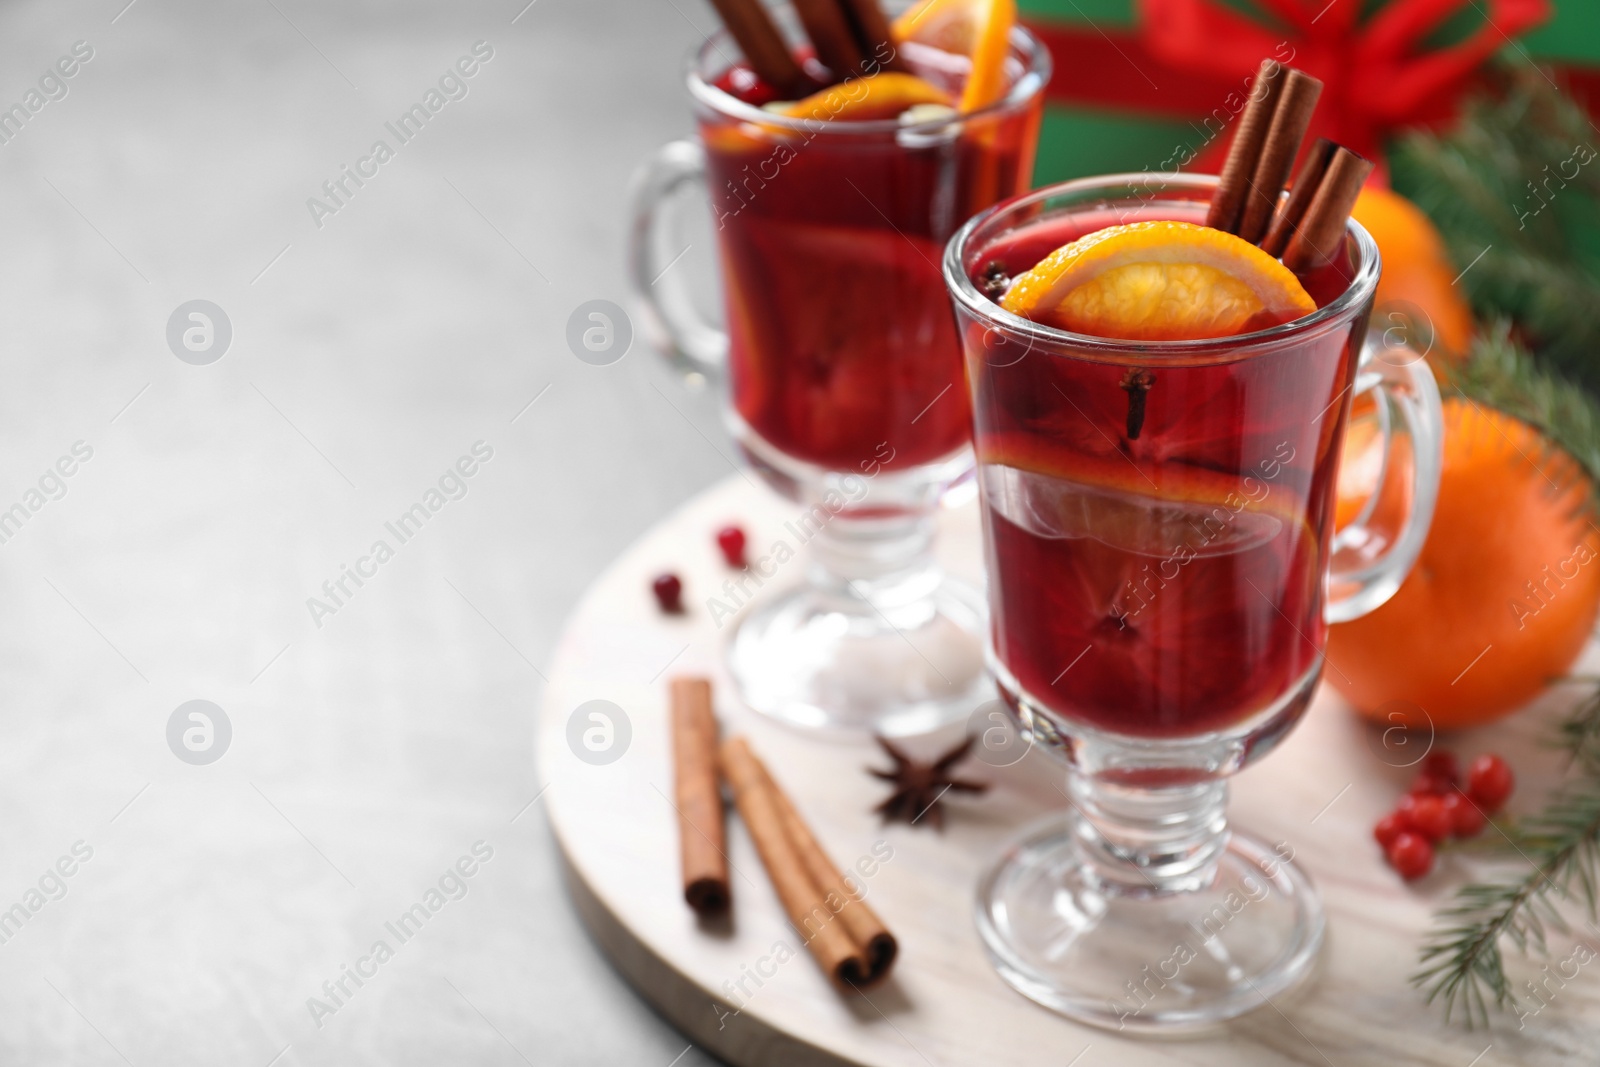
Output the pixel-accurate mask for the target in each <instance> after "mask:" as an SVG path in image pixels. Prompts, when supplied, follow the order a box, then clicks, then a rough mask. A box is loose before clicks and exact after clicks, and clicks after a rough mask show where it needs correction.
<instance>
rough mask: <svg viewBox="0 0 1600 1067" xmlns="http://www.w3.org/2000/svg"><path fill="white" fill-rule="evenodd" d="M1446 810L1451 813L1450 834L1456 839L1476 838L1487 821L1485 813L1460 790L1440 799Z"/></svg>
mask: <svg viewBox="0 0 1600 1067" xmlns="http://www.w3.org/2000/svg"><path fill="white" fill-rule="evenodd" d="M1440 799H1441V800H1442V801H1444V810H1445V811H1447V812H1449V813H1450V833H1451V835H1452V836H1454V837H1462V838H1466V837H1476V836H1478V834H1479V833H1480V832H1481V831H1482V830H1483V827H1484V823H1485V822H1486V821H1487V820H1486V819H1485V818H1484V816H1483V812H1482V811H1481V810H1480V809H1479V808H1478V805H1476V804H1474V803H1473V802H1472V801H1471V800H1469V799H1468V798H1467V797H1466V796H1464V795H1463V794H1462V793H1461V792H1460V791H1459V790H1452V791H1450V792H1448V793H1446V794H1445V795H1444V796H1443V797H1441V798H1440Z"/></svg>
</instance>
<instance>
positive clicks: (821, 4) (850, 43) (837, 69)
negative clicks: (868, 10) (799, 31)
mask: <svg viewBox="0 0 1600 1067" xmlns="http://www.w3.org/2000/svg"><path fill="white" fill-rule="evenodd" d="M841 3H842V0H794V10H795V13H796V14H797V15H799V16H800V25H802V26H804V27H805V28H806V36H807V37H809V38H811V43H812V45H813V46H815V48H816V50H817V58H818V59H820V60H822V64H823V66H825V67H827V68H828V69H829V70H831V71H833V73H834V74H835V75H836V76H838V77H839V78H848V77H852V76H854V75H857V74H860V73H861V61H862V59H863V58H864V56H863V54H862V51H861V46H860V45H859V44H857V43H856V38H855V34H854V33H853V32H852V31H851V29H850V20H849V19H848V18H847V17H846V16H845V11H844V8H843V7H842V6H841Z"/></svg>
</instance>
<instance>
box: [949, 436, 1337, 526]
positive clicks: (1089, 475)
mask: <svg viewBox="0 0 1600 1067" xmlns="http://www.w3.org/2000/svg"><path fill="white" fill-rule="evenodd" d="M978 464H979V470H980V474H979V478H980V481H981V483H982V485H983V487H984V492H985V494H986V497H987V499H988V501H989V504H990V506H991V507H994V508H996V509H997V510H999V511H1000V512H1001V513H1002V514H1004V515H1005V516H1006V517H1007V518H1008V519H1010V520H1011V521H1012V522H1014V523H1016V524H1017V525H1019V526H1022V527H1023V528H1024V529H1027V530H1029V531H1030V532H1032V533H1034V534H1035V535H1037V536H1040V537H1048V538H1051V539H1070V540H1076V539H1079V538H1089V539H1091V540H1094V541H1098V542H1100V543H1101V544H1104V545H1107V546H1109V547H1111V548H1115V549H1118V550H1120V551H1124V552H1132V553H1135V554H1137V555H1143V556H1155V557H1162V556H1165V555H1167V554H1170V553H1172V552H1173V551H1174V550H1175V549H1176V548H1177V547H1178V546H1180V545H1182V546H1186V548H1187V552H1186V553H1185V554H1186V556H1188V557H1206V556H1218V555H1227V554H1231V553H1235V552H1244V551H1248V550H1250V549H1252V548H1255V547H1258V546H1260V545H1263V544H1266V543H1267V542H1269V541H1271V540H1273V539H1274V538H1276V537H1277V536H1278V535H1279V534H1280V533H1281V532H1282V531H1283V529H1284V527H1286V526H1295V525H1297V524H1298V525H1300V526H1301V527H1302V529H1301V530H1300V531H1299V533H1300V534H1301V535H1302V536H1309V531H1308V530H1307V529H1305V528H1303V527H1304V520H1303V519H1301V517H1300V515H1299V512H1298V503H1297V501H1296V500H1295V497H1294V494H1293V491H1292V490H1291V489H1290V488H1289V487H1288V486H1287V485H1286V484H1278V483H1277V481H1276V480H1275V479H1274V480H1269V479H1264V478H1262V477H1260V476H1259V475H1256V474H1253V473H1246V474H1233V473H1225V472H1222V471H1216V470H1211V469H1209V468H1206V467H1199V466H1194V465H1191V464H1184V463H1172V462H1168V463H1150V462H1144V461H1137V460H1134V459H1132V458H1130V457H1128V456H1125V455H1122V454H1120V453H1111V454H1108V455H1089V454H1085V453H1082V452H1062V451H1059V450H1057V449H1054V448H1051V447H1050V446H1049V445H1048V444H1047V443H1045V442H1041V441H1037V440H1032V439H1029V438H1028V437H1026V436H1024V435H1011V434H999V435H995V434H990V435H984V436H982V437H981V438H980V439H979V441H978ZM1280 477H1281V475H1280Z"/></svg>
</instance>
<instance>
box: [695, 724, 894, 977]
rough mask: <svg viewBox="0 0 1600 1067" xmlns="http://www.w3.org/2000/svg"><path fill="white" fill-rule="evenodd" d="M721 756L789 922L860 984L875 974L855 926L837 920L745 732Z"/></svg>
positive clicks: (825, 960)
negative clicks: (851, 929) (854, 933)
mask: <svg viewBox="0 0 1600 1067" xmlns="http://www.w3.org/2000/svg"><path fill="white" fill-rule="evenodd" d="M721 756H722V773H723V776H724V777H725V778H726V779H727V781H728V784H729V785H730V786H731V787H732V788H733V796H734V803H735V804H737V805H738V807H739V815H740V816H741V817H742V818H743V819H744V824H745V827H746V828H747V829H748V830H749V831H750V837H751V839H752V840H754V841H755V845H756V851H757V852H758V853H760V855H761V863H762V865H763V866H765V867H766V869H767V876H768V877H769V878H771V879H772V887H773V889H774V890H776V891H777V894H778V900H779V902H780V903H782V905H783V910H784V912H785V914H787V915H788V916H789V922H790V923H791V924H793V926H794V928H795V929H796V930H797V931H799V933H800V935H801V936H802V937H803V938H805V942H806V947H807V948H809V949H810V950H811V954H812V955H813V956H815V957H816V960H817V963H818V964H819V965H821V967H822V969H823V971H825V972H826V973H827V974H828V975H829V976H830V977H832V978H833V979H835V980H836V981H838V982H839V983H841V984H843V985H847V986H860V985H861V984H863V983H864V982H866V981H867V979H868V975H869V973H870V967H869V966H868V963H867V957H866V953H865V951H863V949H862V947H861V946H859V945H857V944H856V942H855V939H854V938H852V937H851V936H850V932H849V928H848V927H847V926H846V925H845V924H844V923H843V922H835V921H834V920H835V919H836V918H837V916H835V915H834V913H833V912H832V911H831V910H830V909H829V907H828V904H827V901H826V899H825V896H824V894H823V892H822V890H821V889H820V888H819V887H818V886H817V884H816V883H815V882H814V881H812V878H811V874H810V871H809V870H808V869H807V867H806V863H805V860H804V859H803V858H802V856H801V854H800V849H799V848H798V847H797V846H796V844H795V842H794V840H793V839H792V838H791V837H790V836H789V833H788V830H787V829H786V820H785V818H784V814H783V807H782V805H781V804H780V803H779V801H778V798H777V794H776V792H775V791H774V790H773V789H772V788H770V786H769V782H770V780H771V779H770V777H769V776H768V775H767V773H766V769H765V768H764V767H762V766H761V761H760V760H759V759H757V758H756V755H755V753H754V752H752V751H751V750H750V745H749V743H748V742H746V741H745V740H744V738H742V737H735V738H732V739H730V740H728V741H725V742H724V743H723V745H722V750H721Z"/></svg>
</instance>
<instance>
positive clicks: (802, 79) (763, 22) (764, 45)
mask: <svg viewBox="0 0 1600 1067" xmlns="http://www.w3.org/2000/svg"><path fill="white" fill-rule="evenodd" d="M711 3H712V5H713V6H714V7H715V8H716V9H717V14H718V15H721V16H722V24H723V25H724V26H726V27H728V33H729V35H731V36H732V37H733V39H734V41H736V42H737V43H738V45H739V49H740V50H741V51H742V52H744V58H745V61H746V62H747V63H749V64H750V69H751V70H753V71H755V72H756V74H757V75H758V76H759V77H760V78H761V80H762V81H764V82H766V83H768V84H769V85H772V86H774V87H775V88H776V89H777V90H778V91H779V92H780V93H782V94H783V95H784V96H786V97H789V98H791V99H795V100H798V99H800V98H801V97H803V96H806V95H807V94H809V93H810V92H811V90H812V89H813V88H814V86H813V85H812V82H811V79H810V78H809V77H807V76H806V73H805V71H804V70H802V69H801V67H800V63H799V61H798V60H796V59H795V58H794V55H793V54H792V53H791V52H790V51H789V46H788V44H786V43H785V42H784V39H783V34H782V33H780V32H779V31H778V27H777V24H776V23H774V22H773V21H772V16H771V15H769V14H767V9H766V8H764V7H762V6H761V0H711Z"/></svg>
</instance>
